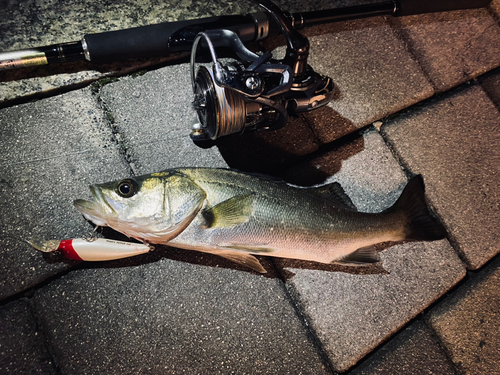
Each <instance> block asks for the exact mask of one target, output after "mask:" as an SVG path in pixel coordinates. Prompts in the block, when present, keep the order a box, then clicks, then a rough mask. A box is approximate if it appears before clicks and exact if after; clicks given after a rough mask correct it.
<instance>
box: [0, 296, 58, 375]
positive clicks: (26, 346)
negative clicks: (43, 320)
mask: <svg viewBox="0 0 500 375" xmlns="http://www.w3.org/2000/svg"><path fill="white" fill-rule="evenodd" d="M0 321H1V322H2V324H0V372H1V373H2V374H56V368H55V366H54V364H53V363H52V359H51V357H50V355H49V353H48V352H47V350H46V348H45V343H44V338H43V336H42V334H41V332H40V331H39V330H38V329H37V327H36V323H35V320H34V318H33V316H32V314H31V313H30V311H29V307H28V302H27V301H26V300H24V299H19V300H16V301H13V302H10V303H8V304H6V305H3V306H2V307H1V308H0Z"/></svg>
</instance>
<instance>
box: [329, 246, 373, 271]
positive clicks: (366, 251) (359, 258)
mask: <svg viewBox="0 0 500 375" xmlns="http://www.w3.org/2000/svg"><path fill="white" fill-rule="evenodd" d="M378 262H380V256H379V255H378V253H377V250H375V247H374V246H366V247H361V248H359V249H358V250H356V251H355V252H353V253H351V254H348V255H346V256H345V257H343V258H341V259H339V260H335V261H333V262H332V263H339V264H343V265H354V266H362V265H367V264H372V263H378Z"/></svg>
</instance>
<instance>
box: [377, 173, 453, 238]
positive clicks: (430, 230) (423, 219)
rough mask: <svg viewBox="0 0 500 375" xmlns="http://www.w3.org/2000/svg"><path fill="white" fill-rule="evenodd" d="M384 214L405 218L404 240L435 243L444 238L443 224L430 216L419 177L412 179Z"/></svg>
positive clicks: (420, 177)
mask: <svg viewBox="0 0 500 375" xmlns="http://www.w3.org/2000/svg"><path fill="white" fill-rule="evenodd" d="M384 212H386V213H391V212H401V213H402V214H403V215H404V216H405V218H406V224H405V240H413V241H435V240H440V239H442V238H445V237H446V229H445V228H444V226H443V224H441V222H440V221H439V220H438V219H437V218H435V217H434V216H432V214H431V212H430V210H429V208H428V206H427V202H426V200H425V185H424V179H423V177H422V176H421V175H417V176H415V177H413V178H412V179H411V180H410V181H409V182H408V184H407V185H406V187H405V188H404V190H403V193H401V196H400V197H399V198H398V200H397V201H396V203H394V205H393V206H392V207H390V208H389V209H387V210H386V211H384Z"/></svg>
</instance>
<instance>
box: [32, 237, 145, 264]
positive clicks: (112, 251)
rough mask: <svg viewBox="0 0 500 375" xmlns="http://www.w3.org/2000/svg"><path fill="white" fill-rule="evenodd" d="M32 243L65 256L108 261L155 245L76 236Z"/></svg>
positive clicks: (35, 246) (43, 250) (47, 251)
mask: <svg viewBox="0 0 500 375" xmlns="http://www.w3.org/2000/svg"><path fill="white" fill-rule="evenodd" d="M30 245H31V246H33V247H34V248H35V249H37V250H40V251H42V252H46V253H50V252H55V251H59V252H61V253H62V254H63V255H64V257H65V258H68V259H72V260H84V261H106V260H114V259H122V258H128V257H132V256H135V255H139V254H144V253H147V252H149V251H151V250H153V246H150V245H145V244H141V243H134V242H124V241H116V240H110V239H107V238H91V239H85V238H76V239H69V240H61V241H60V240H49V241H45V242H43V243H42V244H38V243H35V241H34V240H33V239H31V241H30Z"/></svg>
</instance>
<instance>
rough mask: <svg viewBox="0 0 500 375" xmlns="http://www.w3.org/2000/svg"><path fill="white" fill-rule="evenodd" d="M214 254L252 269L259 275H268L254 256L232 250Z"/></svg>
mask: <svg viewBox="0 0 500 375" xmlns="http://www.w3.org/2000/svg"><path fill="white" fill-rule="evenodd" d="M212 254H215V255H218V256H221V257H223V258H226V259H228V260H230V261H232V262H235V263H238V264H241V265H243V266H246V267H248V268H251V269H253V270H254V271H257V272H259V273H267V271H266V269H265V268H264V267H262V264H260V262H259V261H258V260H257V258H256V257H254V256H253V255H250V254H247V253H242V252H239V251H230V250H222V251H220V252H219V251H217V252H213V253H212Z"/></svg>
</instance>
